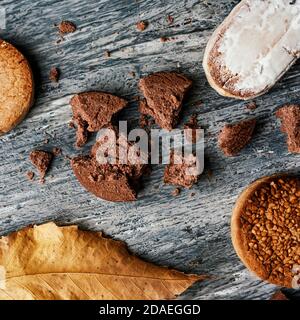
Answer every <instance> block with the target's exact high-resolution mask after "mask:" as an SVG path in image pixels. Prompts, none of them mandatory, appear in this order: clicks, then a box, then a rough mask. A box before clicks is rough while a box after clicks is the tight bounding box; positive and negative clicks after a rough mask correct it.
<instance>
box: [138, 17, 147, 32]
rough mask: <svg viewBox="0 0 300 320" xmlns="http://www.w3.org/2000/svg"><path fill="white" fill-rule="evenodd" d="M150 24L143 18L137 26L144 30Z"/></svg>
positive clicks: (139, 29)
mask: <svg viewBox="0 0 300 320" xmlns="http://www.w3.org/2000/svg"><path fill="white" fill-rule="evenodd" d="M148 25H149V23H148V21H144V20H142V21H139V22H138V23H137V24H136V28H137V30H138V31H144V30H146V29H147V28H148Z"/></svg>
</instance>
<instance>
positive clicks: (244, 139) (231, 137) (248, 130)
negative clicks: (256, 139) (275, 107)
mask: <svg viewBox="0 0 300 320" xmlns="http://www.w3.org/2000/svg"><path fill="white" fill-rule="evenodd" d="M255 125H256V120H255V119H250V120H244V121H241V122H238V123H235V124H226V125H225V127H224V128H223V129H222V130H221V132H220V134H219V146H220V148H221V149H222V151H223V152H224V154H225V155H226V156H228V157H232V156H236V155H237V154H238V153H239V152H240V151H241V150H242V149H243V148H244V147H245V146H246V145H247V144H248V142H249V141H250V140H251V138H252V135H253V131H254V128H255Z"/></svg>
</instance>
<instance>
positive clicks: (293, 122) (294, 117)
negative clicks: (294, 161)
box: [276, 104, 300, 153]
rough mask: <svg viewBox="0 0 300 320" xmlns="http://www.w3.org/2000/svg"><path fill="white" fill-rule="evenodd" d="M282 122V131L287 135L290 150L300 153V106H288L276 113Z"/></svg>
mask: <svg viewBox="0 0 300 320" xmlns="http://www.w3.org/2000/svg"><path fill="white" fill-rule="evenodd" d="M276 117H277V118H279V119H280V120H281V131H282V132H284V133H286V135H287V145H288V150H289V152H291V153H300V139H299V137H300V126H299V123H300V105H294V104H293V105H286V106H284V107H281V108H280V109H279V110H277V112H276Z"/></svg>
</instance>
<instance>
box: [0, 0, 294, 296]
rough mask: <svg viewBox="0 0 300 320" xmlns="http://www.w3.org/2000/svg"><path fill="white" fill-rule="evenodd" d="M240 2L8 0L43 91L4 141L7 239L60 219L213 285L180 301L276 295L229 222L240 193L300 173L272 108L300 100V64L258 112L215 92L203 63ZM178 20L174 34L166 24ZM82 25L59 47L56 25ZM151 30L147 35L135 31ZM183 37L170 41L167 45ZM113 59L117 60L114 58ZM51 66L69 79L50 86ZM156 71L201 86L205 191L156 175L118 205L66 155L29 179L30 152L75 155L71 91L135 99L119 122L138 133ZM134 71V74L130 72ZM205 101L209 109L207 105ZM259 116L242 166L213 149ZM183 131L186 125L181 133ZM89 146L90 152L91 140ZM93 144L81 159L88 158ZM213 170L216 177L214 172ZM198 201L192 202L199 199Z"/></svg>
mask: <svg viewBox="0 0 300 320" xmlns="http://www.w3.org/2000/svg"><path fill="white" fill-rule="evenodd" d="M237 2H238V1H227V0H222V1H219V0H213V1H204V0H203V1H200V0H183V1H176V0H173V1H167V0H165V1H163V0H143V1H138V0H136V1H134V0H101V1H99V0H89V1H82V0H65V1H55V0H38V1H28V0H18V1H15V0H4V1H1V6H3V7H5V8H6V13H7V28H6V30H2V31H1V33H0V36H1V37H2V38H4V39H6V40H9V41H11V42H12V43H14V44H16V45H17V46H18V47H19V48H20V49H21V50H22V51H23V52H24V53H25V54H26V55H27V56H28V57H29V59H30V61H31V63H32V65H33V67H34V72H35V78H36V83H37V89H36V103H35V105H34V107H33V109H32V111H31V112H30V114H29V115H28V117H27V118H26V120H25V121H24V122H23V123H22V124H21V125H19V126H18V128H17V129H15V130H14V131H13V132H11V133H9V134H7V135H6V136H3V137H1V138H0V150H1V153H0V233H1V234H7V233H9V232H11V231H13V230H16V229H18V228H21V227H23V226H26V225H28V224H39V223H42V222H46V221H50V220H54V221H56V222H58V223H60V224H73V223H75V224H78V225H79V226H80V227H82V228H85V229H90V230H103V231H104V232H105V233H106V234H108V235H111V236H113V237H115V238H117V239H122V240H124V241H126V242H127V243H128V245H129V247H130V249H131V250H132V251H133V252H135V253H136V254H138V255H140V256H142V257H144V258H146V259H148V260H150V261H153V262H155V263H158V264H161V265H168V266H172V267H176V268H178V269H180V270H183V271H189V272H195V273H206V274H211V275H214V276H215V279H213V280H211V281H206V282H204V283H200V284H197V285H195V286H194V287H193V288H192V289H190V290H188V291H187V292H186V293H185V294H184V295H183V296H182V298H193V299H237V298H239V299H268V298H269V297H270V295H271V293H272V292H273V291H274V290H275V287H274V286H272V285H268V284H265V283H263V282H261V281H259V280H257V279H256V278H255V277H254V276H252V275H251V274H250V273H249V272H248V271H247V270H246V269H245V267H244V266H243V265H242V264H241V262H240V261H239V259H238V258H237V256H236V254H235V252H234V250H233V248H232V245H231V240H230V226H229V225H230V216H231V210H232V207H233V205H234V202H235V200H236V198H237V195H238V194H239V193H240V192H241V190H242V189H243V188H244V187H245V186H246V185H247V184H248V183H250V182H251V181H252V180H254V179H256V178H259V177H261V176H264V175H269V174H272V173H275V172H279V171H298V167H299V159H300V156H297V155H291V154H289V153H288V152H287V148H286V145H285V137H284V136H283V135H282V134H281V133H280V130H279V123H278V122H277V121H276V119H275V116H274V111H275V110H276V108H277V107H278V106H280V105H282V104H284V103H287V102H299V92H300V85H299V80H300V76H299V70H300V65H299V63H298V64H297V65H296V66H294V67H293V68H292V69H291V70H290V72H288V74H287V75H286V76H285V77H284V79H283V80H282V81H280V83H278V84H277V85H276V87H275V88H274V89H273V90H272V91H271V92H270V93H269V94H267V95H265V96H263V97H261V98H259V99H257V100H256V102H257V104H258V108H257V109H256V110H255V111H249V110H247V109H246V108H245V103H243V102H240V101H235V100H231V99H225V98H223V97H220V96H219V95H218V94H216V93H215V92H214V91H213V90H212V89H211V88H210V87H209V85H208V83H207V81H206V79H205V76H204V72H203V69H202V66H201V60H202V56H203V51H204V47H205V44H206V42H207V40H208V38H209V36H210V35H211V33H212V31H213V29H214V28H215V27H216V26H217V25H218V24H219V23H220V22H221V21H222V20H223V19H224V18H225V16H226V15H227V14H228V12H229V11H230V10H231V8H232V7H233V5H234V4H236V3H237ZM167 14H171V15H172V16H173V17H174V23H173V24H172V25H168V23H167V20H166V15H167ZM61 19H69V20H71V21H74V22H75V23H76V24H77V26H78V31H77V32H76V33H74V34H70V35H67V36H65V39H64V41H63V42H61V43H59V44H56V41H57V40H58V39H59V36H58V33H57V30H56V28H55V27H54V26H53V25H54V24H55V23H57V22H59V21H60V20H61ZM140 19H146V20H148V21H149V22H150V25H149V28H148V29H147V30H146V31H145V32H142V33H141V32H138V31H137V30H136V28H135V23H136V22H137V21H139V20H140ZM162 36H168V37H174V38H175V39H173V40H172V41H169V42H166V43H162V42H160V37H162ZM105 50H109V51H110V52H111V57H110V58H106V57H105V55H104V52H105ZM52 66H58V67H60V69H61V71H62V76H61V81H60V82H59V84H58V85H54V84H52V83H50V81H49V80H48V73H49V70H50V68H51V67H52ZM158 70H180V71H182V72H183V73H185V74H186V75H188V76H190V77H191V78H192V79H193V80H194V82H195V85H194V88H193V90H192V93H191V95H190V97H189V99H188V101H187V103H186V107H185V110H184V119H183V121H182V123H184V121H185V120H186V119H187V118H188V117H189V115H191V114H192V113H193V112H195V111H197V112H199V116H198V118H199V120H200V124H201V125H202V126H203V127H204V128H205V130H206V171H205V173H204V174H203V176H202V178H201V181H200V183H199V185H198V186H196V187H195V188H194V189H193V190H190V191H183V192H182V193H181V195H179V196H178V197H176V198H174V197H173V196H171V191H172V190H173V188H172V187H168V186H164V185H163V182H162V174H163V167H155V168H154V170H153V173H152V175H151V177H150V178H147V179H146V181H145V189H144V190H143V191H142V192H141V193H140V196H139V200H138V201H137V202H135V203H123V204H113V203H108V202H105V201H101V200H99V199H97V198H95V197H93V196H92V195H90V194H88V193H87V192H85V191H84V190H83V189H82V187H81V186H80V185H79V184H78V182H77V181H76V179H75V178H74V176H73V174H72V170H71V169H70V165H69V161H68V160H66V159H64V157H58V158H56V160H55V162H54V165H53V168H52V170H51V172H50V176H48V178H47V182H46V184H45V185H40V184H39V183H38V182H34V183H32V182H29V181H28V180H27V178H26V177H25V173H26V171H27V170H29V169H32V167H31V165H30V163H29V161H28V154H29V151H30V150H32V149H33V148H36V147H42V146H43V142H44V140H45V139H49V141H50V142H49V145H47V146H45V148H51V147H52V146H57V147H61V148H62V149H63V154H64V155H70V156H72V155H75V154H77V153H78V150H76V149H75V148H74V140H75V134H74V131H73V130H72V129H70V128H68V122H69V120H70V118H71V112H70V107H69V105H68V101H69V99H70V97H71V95H72V94H74V93H77V92H80V91H84V90H91V89H99V90H104V91H109V92H113V93H116V94H118V95H120V96H123V97H125V98H127V99H129V100H131V101H132V103H131V105H130V107H129V108H128V109H127V110H126V111H125V112H123V113H122V115H121V116H122V118H123V119H126V120H129V121H130V123H131V125H132V126H137V125H138V117H139V114H138V112H137V105H136V102H134V101H133V100H134V99H133V97H134V96H136V95H137V94H138V91H137V81H138V79H139V78H140V77H142V76H144V75H147V74H148V73H150V72H154V71H158ZM131 71H134V72H135V73H136V77H132V76H131V75H130V72H131ZM199 100H201V101H203V104H202V105H201V106H200V107H199V103H197V102H198V101H199ZM250 116H256V117H258V120H259V125H258V129H257V132H256V134H255V137H254V139H253V141H252V142H251V144H250V145H249V146H248V147H247V148H246V149H245V150H244V151H243V152H242V153H241V155H240V156H238V157H236V158H230V159H228V158H224V156H223V155H222V154H221V152H220V151H219V149H218V147H217V145H216V139H217V133H218V131H219V129H220V128H221V127H222V125H223V124H224V123H225V122H227V121H230V122H231V121H237V120H240V119H244V118H247V117H250ZM182 123H181V125H182ZM90 145H91V143H90ZM88 149H89V145H88V146H86V148H84V150H83V151H86V152H87V151H88ZM208 169H209V170H211V171H212V173H213V174H212V176H210V174H208ZM192 192H195V196H194V197H191V193H192Z"/></svg>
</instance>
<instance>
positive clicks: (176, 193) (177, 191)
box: [172, 188, 181, 197]
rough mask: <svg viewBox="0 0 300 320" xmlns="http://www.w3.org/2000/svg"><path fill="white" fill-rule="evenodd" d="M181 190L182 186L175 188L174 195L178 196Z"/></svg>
mask: <svg viewBox="0 0 300 320" xmlns="http://www.w3.org/2000/svg"><path fill="white" fill-rule="evenodd" d="M180 192H181V189H180V188H175V189H174V190H173V191H172V196H174V197H177V196H178V195H179V194H180Z"/></svg>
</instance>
